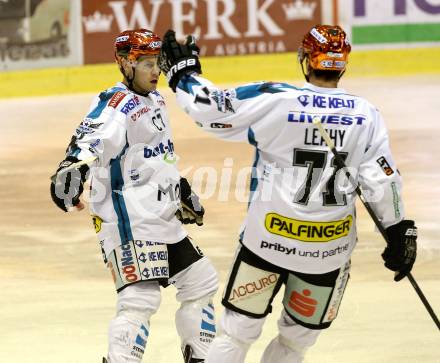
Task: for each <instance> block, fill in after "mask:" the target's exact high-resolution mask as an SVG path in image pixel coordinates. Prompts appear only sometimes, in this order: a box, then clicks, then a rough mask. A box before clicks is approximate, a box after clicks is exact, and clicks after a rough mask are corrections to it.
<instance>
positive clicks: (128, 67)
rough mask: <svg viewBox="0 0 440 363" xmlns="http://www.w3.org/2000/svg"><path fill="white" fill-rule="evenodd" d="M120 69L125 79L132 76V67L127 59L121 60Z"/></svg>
mask: <svg viewBox="0 0 440 363" xmlns="http://www.w3.org/2000/svg"><path fill="white" fill-rule="evenodd" d="M121 67H122V69H123V70H124V75H125V76H127V77H129V78H130V77H132V76H133V65H132V63H131V62H130V61H129V60H128V59H127V58H122V59H121Z"/></svg>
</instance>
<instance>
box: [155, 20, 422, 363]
mask: <svg viewBox="0 0 440 363" xmlns="http://www.w3.org/2000/svg"><path fill="white" fill-rule="evenodd" d="M350 50H351V47H350V44H349V42H348V41H347V39H346V34H345V32H344V31H343V30H342V29H341V28H340V27H339V26H327V25H317V26H315V27H314V28H312V29H311V31H310V32H308V33H307V34H306V35H305V36H304V39H303V41H302V45H301V47H300V48H299V52H298V56H299V57H298V58H299V61H300V63H301V66H302V67H303V72H304V75H305V78H306V80H307V83H306V84H305V85H304V86H303V87H301V88H297V87H293V86H291V85H289V84H285V83H271V82H259V83H253V84H248V85H244V86H241V87H237V88H231V89H227V90H222V89H219V88H218V87H216V86H215V85H213V84H212V83H211V82H210V81H208V80H207V79H204V78H202V77H200V74H201V65H200V63H199V59H198V48H197V46H196V44H195V43H194V39H193V38H192V37H188V38H187V41H186V43H185V44H180V43H178V42H176V39H175V34H174V32H173V31H168V32H167V34H166V35H165V37H164V41H163V45H162V51H161V58H160V67H161V69H162V70H163V71H164V72H165V73H167V78H168V80H169V85H170V87H171V88H172V89H173V90H174V91H175V92H176V95H177V101H178V103H179V104H180V106H181V107H182V109H183V110H185V112H187V113H188V114H189V115H190V116H191V117H192V118H193V119H194V120H195V121H197V124H198V125H199V126H200V127H202V128H203V129H204V130H206V131H209V132H211V133H213V134H214V135H216V136H218V137H219V138H222V139H225V140H230V141H244V142H249V143H250V144H251V145H253V146H254V147H255V150H256V153H255V162H254V165H253V172H252V176H251V182H250V189H251V196H250V201H249V207H248V213H247V216H246V218H245V221H244V223H243V228H242V232H241V235H240V239H239V241H240V244H239V247H238V250H237V252H236V254H235V260H234V263H233V266H232V269H231V272H230V275H229V279H228V281H227V284H226V289H225V291H224V294H223V301H222V302H223V305H224V306H225V312H224V313H223V315H222V317H221V321H220V329H219V334H218V335H217V337H216V338H215V339H214V342H213V344H212V345H211V348H210V351H209V353H208V358H207V360H206V362H209V363H217V362H228V363H239V362H244V360H245V356H246V353H247V350H248V348H249V346H250V345H251V344H252V343H253V342H254V341H255V340H256V339H257V338H258V337H259V336H260V334H261V329H262V327H263V324H264V321H265V317H266V316H267V314H269V313H270V312H271V309H272V308H271V303H272V301H273V299H274V297H275V295H276V294H277V293H278V291H279V290H280V288H281V287H282V285H284V286H285V290H284V298H283V305H284V309H283V312H282V314H281V317H280V319H279V321H278V327H279V334H278V336H276V337H275V338H274V339H273V340H272V341H271V342H270V344H269V345H268V346H267V348H266V350H265V351H264V354H263V357H262V359H261V362H263V363H294V362H301V361H302V360H303V357H304V353H305V351H306V350H307V348H309V347H310V346H312V345H313V344H314V343H315V341H316V339H317V337H318V335H319V334H320V332H321V331H322V329H325V328H328V327H329V326H330V324H331V323H332V321H333V320H334V319H335V318H336V316H337V313H338V308H339V305H340V303H341V299H342V296H343V293H344V289H345V287H346V284H347V281H348V278H349V271H350V256H351V254H352V251H353V248H354V247H355V244H356V240H357V237H356V223H355V219H356V214H355V197H356V194H355V193H354V192H353V190H354V188H353V187H351V190H347V187H348V185H347V183H348V181H347V179H346V178H345V176H344V172H343V171H341V173H338V168H337V165H336V164H335V163H334V158H333V157H332V153H331V152H330V150H329V148H328V147H327V146H326V144H325V141H324V140H323V139H322V138H321V136H320V133H319V130H318V128H317V127H316V126H315V125H314V124H313V123H312V120H313V119H314V118H315V117H319V118H320V120H321V122H322V124H323V125H324V127H325V128H326V129H327V132H328V134H329V135H330V137H331V138H332V139H333V142H334V144H335V145H336V149H337V150H338V151H339V153H340V154H341V156H342V157H343V158H344V159H345V162H346V164H347V165H348V167H349V168H350V170H351V173H352V174H353V175H355V177H356V181H357V182H359V183H360V184H361V186H362V187H363V188H364V189H365V190H369V191H370V194H369V199H370V200H369V201H370V203H371V205H372V207H373V209H374V211H375V212H376V213H377V215H378V216H379V218H380V220H381V223H382V224H383V225H384V227H385V228H386V232H387V235H388V237H389V241H390V244H389V245H388V246H387V247H386V248H385V251H384V253H383V254H382V257H383V259H384V260H385V266H386V267H388V268H389V269H391V270H393V271H396V275H395V280H396V281H398V280H400V279H402V278H403V277H404V276H405V275H406V274H408V273H409V271H410V270H411V268H412V266H413V263H414V261H415V258H416V234H417V232H416V227H415V225H414V222H413V221H411V220H406V219H404V218H405V211H404V208H403V203H402V199H401V178H400V175H399V172H398V170H397V168H396V165H395V162H394V160H393V157H392V156H391V152H390V148H389V143H388V135H387V131H386V128H385V124H384V121H383V120H382V117H381V115H380V113H379V111H378V110H377V109H376V108H375V107H374V106H373V105H371V104H370V103H369V102H367V101H366V100H364V99H363V98H361V97H357V96H354V95H351V94H348V93H347V92H346V91H345V90H344V89H342V88H338V82H339V79H340V78H341V76H342V75H343V73H344V71H345V68H346V64H347V60H348V55H349V53H350Z"/></svg>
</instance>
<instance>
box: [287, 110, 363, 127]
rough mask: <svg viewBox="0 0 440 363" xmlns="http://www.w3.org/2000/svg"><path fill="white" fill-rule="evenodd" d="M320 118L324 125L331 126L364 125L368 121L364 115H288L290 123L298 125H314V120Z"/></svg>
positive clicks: (303, 113) (299, 113) (294, 112)
mask: <svg viewBox="0 0 440 363" xmlns="http://www.w3.org/2000/svg"><path fill="white" fill-rule="evenodd" d="M315 117H318V118H319V119H320V120H321V123H323V124H331V125H362V124H363V122H364V121H365V120H366V119H367V118H366V117H365V116H363V115H343V114H335V115H323V114H309V113H305V112H304V111H301V112H297V111H290V112H289V114H288V115H287V121H288V122H297V123H309V124H311V123H313V119H314V118H315Z"/></svg>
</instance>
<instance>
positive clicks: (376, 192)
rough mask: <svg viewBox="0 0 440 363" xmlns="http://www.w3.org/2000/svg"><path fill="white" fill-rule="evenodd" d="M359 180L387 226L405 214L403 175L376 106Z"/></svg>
mask: <svg viewBox="0 0 440 363" xmlns="http://www.w3.org/2000/svg"><path fill="white" fill-rule="evenodd" d="M359 182H360V184H361V186H362V189H363V190H364V191H366V193H365V194H366V199H367V201H368V202H370V204H371V206H372V208H373V210H374V211H375V213H376V214H377V216H378V218H379V220H380V221H381V223H382V225H383V226H384V227H385V228H387V227H389V226H391V225H393V224H396V223H398V222H400V221H401V220H402V219H403V218H404V205H403V201H402V179H401V177H400V173H399V171H398V169H397V167H396V164H395V162H394V159H393V156H392V155H391V150H390V145H389V139H388V132H387V129H386V127H385V123H384V121H383V119H382V116H381V115H380V113H379V112H378V111H377V110H376V111H375V122H374V123H373V125H372V128H371V129H370V133H369V142H368V145H367V148H366V151H365V154H364V156H363V159H362V162H361V164H360V167H359Z"/></svg>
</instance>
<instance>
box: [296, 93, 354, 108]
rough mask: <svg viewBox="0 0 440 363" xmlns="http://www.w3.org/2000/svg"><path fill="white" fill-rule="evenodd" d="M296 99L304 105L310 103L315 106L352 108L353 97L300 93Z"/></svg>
mask: <svg viewBox="0 0 440 363" xmlns="http://www.w3.org/2000/svg"><path fill="white" fill-rule="evenodd" d="M297 99H298V101H299V102H300V103H301V104H302V105H303V106H304V107H306V106H307V105H309V104H310V105H311V106H312V107H317V108H332V109H334V108H352V109H353V108H354V99H345V98H340V97H331V96H321V95H311V96H310V95H301V96H298V97H297Z"/></svg>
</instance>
